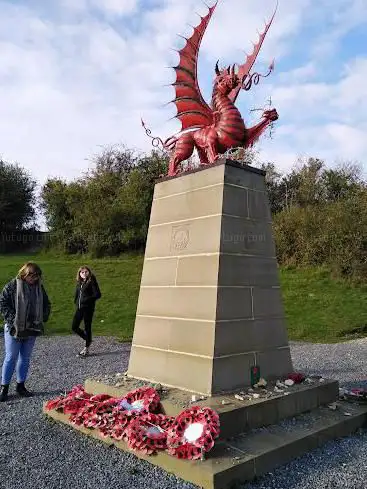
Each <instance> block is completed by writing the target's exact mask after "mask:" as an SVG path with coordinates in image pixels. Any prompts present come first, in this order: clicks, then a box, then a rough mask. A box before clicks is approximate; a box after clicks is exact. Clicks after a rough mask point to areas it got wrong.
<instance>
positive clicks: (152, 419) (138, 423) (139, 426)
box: [126, 413, 175, 455]
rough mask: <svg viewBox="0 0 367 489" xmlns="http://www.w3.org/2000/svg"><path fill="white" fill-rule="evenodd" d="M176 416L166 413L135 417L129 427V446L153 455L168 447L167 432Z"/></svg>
mask: <svg viewBox="0 0 367 489" xmlns="http://www.w3.org/2000/svg"><path fill="white" fill-rule="evenodd" d="M174 421H175V418H173V417H169V416H165V415H164V414H153V413H148V414H143V415H141V416H139V417H137V418H135V419H133V420H132V421H131V422H130V424H129V426H128V428H127V432H126V434H127V443H128V447H129V448H131V449H132V450H134V451H139V452H142V453H145V454H146V455H152V454H154V453H156V452H157V451H158V450H165V449H166V448H167V434H168V430H169V429H170V428H171V426H172V425H173V423H174Z"/></svg>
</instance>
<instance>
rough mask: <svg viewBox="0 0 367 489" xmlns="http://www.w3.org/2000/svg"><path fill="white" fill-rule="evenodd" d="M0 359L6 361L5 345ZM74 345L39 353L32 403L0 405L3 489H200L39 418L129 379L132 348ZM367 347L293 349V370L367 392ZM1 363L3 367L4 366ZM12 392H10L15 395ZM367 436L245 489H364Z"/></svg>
mask: <svg viewBox="0 0 367 489" xmlns="http://www.w3.org/2000/svg"><path fill="white" fill-rule="evenodd" d="M0 342H1V345H0V358H1V359H2V358H3V345H2V338H1V337H0ZM80 346H81V345H80V340H79V338H76V337H71V336H70V337H60V338H42V339H39V340H38V342H37V345H36V349H35V353H34V357H33V364H32V369H31V375H30V379H29V383H28V387H29V388H30V389H32V390H34V392H35V393H36V396H35V397H34V398H30V399H18V398H16V397H13V396H12V397H11V398H10V400H9V402H8V403H5V404H1V405H0V487H2V488H4V489H18V488H19V489H20V488H22V489H33V488H34V489H56V488H57V489H58V488H60V489H61V488H63V489H72V488H73V489H74V488H80V489H100V488H105V487H108V488H110V487H111V488H113V489H119V488H131V489H147V488H157V489H158V488H159V489H194V486H192V485H191V484H188V483H185V482H182V481H180V480H178V479H176V478H175V477H174V476H172V475H168V474H166V473H165V472H163V471H162V470H160V469H158V468H155V467H153V466H151V465H150V464H148V463H146V462H142V461H139V460H137V459H136V458H135V457H134V456H132V455H129V454H126V453H123V452H121V451H119V450H117V449H115V448H109V447H108V446H106V445H105V444H103V443H98V442H96V441H94V440H92V439H89V437H86V436H82V435H80V434H79V433H77V432H76V431H74V430H73V429H71V428H69V427H67V426H64V425H61V424H58V423H54V422H52V421H50V420H49V419H47V418H45V417H44V416H43V415H42V414H41V410H42V403H43V401H44V400H46V399H50V398H52V397H54V396H56V395H58V394H59V393H60V391H62V390H68V389H69V388H71V387H72V386H73V385H75V384H77V383H83V381H84V379H85V378H86V377H88V376H95V375H98V374H110V373H116V372H123V371H124V370H126V368H127V361H128V357H129V346H128V345H122V344H119V343H117V342H116V341H114V340H111V339H108V338H97V339H96V341H95V342H94V344H93V348H94V351H95V355H94V356H91V357H89V358H86V359H80V358H78V357H77V356H76V354H77V352H78V351H79V349H80ZM366 350H367V339H366V340H357V341H353V342H350V343H346V344H338V345H328V346H325V345H305V344H292V356H293V359H294V364H295V368H296V369H299V370H302V371H304V372H306V371H307V372H308V373H314V374H320V375H324V376H325V377H329V378H337V379H339V380H340V383H341V385H348V386H350V385H364V386H366V385H367V382H366V363H367V357H366ZM0 361H1V360H0ZM13 390H14V388H13V386H12V392H13ZM366 442H367V434H366V433H360V434H358V435H356V436H352V437H350V438H345V439H343V440H338V441H336V442H331V443H328V444H327V445H326V446H325V447H324V448H323V449H320V450H316V451H314V452H312V453H311V454H308V455H306V456H304V457H301V458H299V459H298V460H296V461H294V462H292V463H290V464H288V465H286V466H284V467H282V468H280V469H277V470H275V471H274V472H273V473H272V474H269V475H267V476H265V477H263V478H261V479H259V480H258V481H256V483H252V484H244V485H243V486H242V489H311V488H312V489H313V488H314V489H331V488H333V489H334V488H335V489H339V488H340V489H341V488H343V489H365V488H366V487H367V443H366Z"/></svg>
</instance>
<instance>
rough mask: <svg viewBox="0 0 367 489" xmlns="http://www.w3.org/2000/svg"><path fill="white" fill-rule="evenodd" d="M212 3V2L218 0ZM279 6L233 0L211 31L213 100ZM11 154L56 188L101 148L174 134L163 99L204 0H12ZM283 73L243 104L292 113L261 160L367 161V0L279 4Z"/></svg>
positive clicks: (6, 82)
mask: <svg viewBox="0 0 367 489" xmlns="http://www.w3.org/2000/svg"><path fill="white" fill-rule="evenodd" d="M207 3H209V4H213V1H212V0H207ZM275 3H276V1H275V0H263V1H261V2H259V1H258V0H220V1H219V3H218V6H217V8H216V11H215V13H214V16H213V18H212V20H211V23H210V25H209V27H208V29H207V32H206V34H205V37H204V40H203V43H202V50H201V53H200V58H199V83H200V86H201V88H202V91H203V94H204V96H205V97H206V99H207V100H208V99H209V97H210V93H211V83H212V78H213V69H214V64H215V62H216V60H217V59H218V58H219V59H220V60H221V62H222V63H223V65H224V64H229V63H233V62H241V59H242V56H243V51H244V50H246V49H249V48H250V46H251V41H253V40H256V36H257V34H256V31H257V29H258V30H261V29H262V27H263V25H264V20H265V19H268V18H269V17H270V16H271V14H272V12H273V9H274V7H275ZM0 9H1V12H2V15H1V19H0V53H1V58H0V107H1V118H0V155H1V156H2V157H3V158H4V159H5V160H7V161H12V162H14V161H16V162H19V163H20V164H21V165H22V166H24V167H26V168H27V169H28V170H30V171H31V172H32V173H33V175H34V176H35V177H36V178H37V179H38V180H39V181H40V183H43V182H44V181H45V179H46V178H48V177H52V176H56V177H62V178H65V179H68V180H69V179H73V178H77V177H78V176H80V175H81V174H82V172H84V171H85V170H86V169H87V168H88V166H89V165H90V161H89V160H88V159H89V158H91V157H92V155H93V154H95V153H96V152H98V151H100V146H101V145H111V144H125V145H126V146H128V147H131V148H136V149H138V150H142V151H149V150H150V148H151V146H150V140H149V139H148V138H147V137H146V135H145V133H144V131H143V130H142V128H141V126H140V117H143V118H144V119H145V121H146V123H147V124H148V126H149V127H150V128H151V129H152V131H153V133H154V134H156V135H159V136H161V137H162V138H166V137H168V136H170V135H171V134H173V133H175V132H176V131H178V130H179V128H180V126H179V123H178V121H176V120H173V121H172V120H170V119H171V117H172V116H173V115H174V114H175V107H174V106H173V105H170V106H168V107H164V104H165V103H166V102H168V101H170V100H171V99H172V96H173V90H172V89H171V88H169V87H165V86H164V85H166V84H169V83H170V82H172V81H173V80H174V73H173V70H171V71H170V70H168V69H167V68H166V67H167V66H169V65H171V66H172V64H175V62H176V60H177V57H176V55H175V53H174V52H172V51H171V48H180V47H181V46H182V43H183V41H182V40H181V39H180V38H179V37H177V34H186V35H190V33H191V29H190V27H189V25H188V24H194V25H196V24H197V22H198V20H199V18H198V17H197V15H196V13H195V12H199V13H201V14H205V13H206V12H207V9H206V7H205V5H204V4H203V3H202V2H201V1H199V0H53V1H52V2H46V1H45V0H23V1H20V0H16V1H14V0H11V1H10V0H0ZM272 58H275V71H274V73H273V74H272V75H271V76H270V77H269V78H267V79H265V80H262V81H261V82H260V84H259V85H258V86H257V87H254V88H253V89H252V90H251V92H250V93H244V92H243V93H241V94H240V97H239V99H238V106H239V108H240V110H241V112H242V114H243V117H244V119H245V121H246V123H247V124H248V125H251V124H254V123H256V122H257V118H258V117H259V113H252V114H250V112H249V110H250V109H251V108H253V107H261V106H264V104H266V100H267V99H268V98H269V96H271V97H272V101H273V105H274V106H275V107H276V108H277V109H278V112H279V115H280V119H279V121H278V122H277V124H276V130H275V132H274V135H273V139H269V138H263V139H262V140H261V141H260V142H259V144H258V146H257V148H258V150H259V158H260V159H261V160H264V161H274V162H275V164H276V165H277V167H278V168H279V169H280V170H281V171H284V172H286V171H288V170H289V169H290V168H291V166H292V165H293V164H295V163H296V161H297V159H298V158H307V157H308V156H315V157H320V158H324V159H325V160H326V161H327V163H328V164H329V165H334V164H336V163H337V162H338V161H339V160H349V161H360V162H361V163H363V164H364V167H365V169H367V138H366V136H365V135H366V133H367V82H366V80H367V1H366V0H318V1H315V0H295V1H291V0H279V8H278V12H277V15H276V17H275V20H274V23H273V26H272V28H271V29H270V31H269V34H268V37H267V39H266V40H265V43H264V46H263V49H262V51H261V54H260V56H259V59H258V64H257V65H256V68H257V69H258V70H259V71H264V70H266V67H267V65H268V64H269V62H270V61H271V59H272Z"/></svg>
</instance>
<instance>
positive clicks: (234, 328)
mask: <svg viewBox="0 0 367 489" xmlns="http://www.w3.org/2000/svg"><path fill="white" fill-rule="evenodd" d="M287 343H288V335H287V330H286V327H285V324H284V319H283V318H278V319H249V320H241V321H225V322H221V321H217V324H216V328H215V356H221V355H230V354H236V353H237V354H238V353H246V352H256V351H260V350H271V349H276V348H279V347H282V346H284V345H287Z"/></svg>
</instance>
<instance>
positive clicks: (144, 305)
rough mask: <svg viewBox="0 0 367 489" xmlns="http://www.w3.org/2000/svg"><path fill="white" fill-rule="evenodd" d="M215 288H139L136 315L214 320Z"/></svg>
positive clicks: (215, 307) (215, 306) (215, 305)
mask: <svg viewBox="0 0 367 489" xmlns="http://www.w3.org/2000/svg"><path fill="white" fill-rule="evenodd" d="M216 309H217V290H216V288H215V287H147V288H141V289H140V294H139V302H138V307H137V311H136V313H137V315H140V316H155V317H157V316H158V317H171V318H179V319H180V318H181V319H201V320H208V321H213V320H215V319H216Z"/></svg>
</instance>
